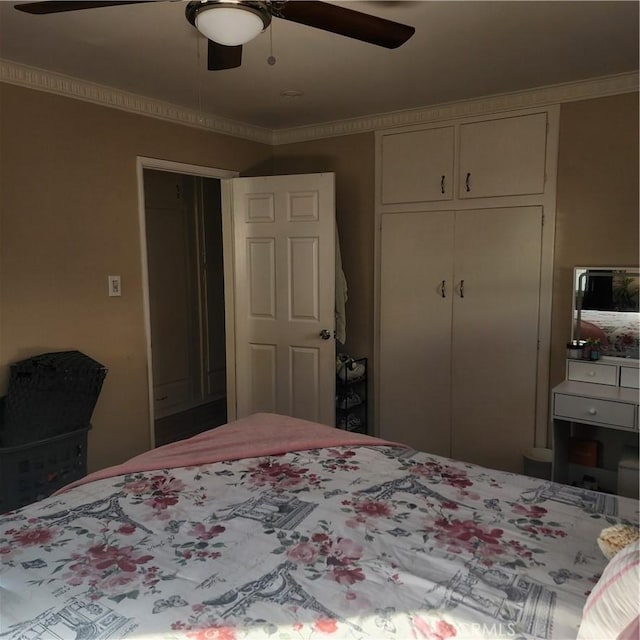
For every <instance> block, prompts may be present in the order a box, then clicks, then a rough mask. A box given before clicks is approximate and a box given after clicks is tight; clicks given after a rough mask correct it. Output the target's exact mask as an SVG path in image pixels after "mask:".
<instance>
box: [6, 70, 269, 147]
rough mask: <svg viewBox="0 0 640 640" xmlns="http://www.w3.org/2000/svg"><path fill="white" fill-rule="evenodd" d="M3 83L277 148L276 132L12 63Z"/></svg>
mask: <svg viewBox="0 0 640 640" xmlns="http://www.w3.org/2000/svg"><path fill="white" fill-rule="evenodd" d="M0 82H6V83H8V84H15V85H19V86H21V87H26V88H28V89H35V90H36V91H46V92H47V93H55V94H57V95H61V96H65V97H67V98H74V99H76V100H83V101H85V102H92V103H93V104H98V105H101V106H103V107H112V108H114V109H121V110H122V111H128V112H130V113H137V114H138V115H142V116H148V117H150V118H158V119H160V120H167V121H169V122H173V123H176V124H181V125H186V126H188V127H195V128H197V129H205V130H207V131H214V132H216V133H223V134H226V135H229V136H234V137H236V138H245V139H247V140H252V141H254V142H263V143H265V144H273V132H272V131H271V130H270V129H264V128H261V127H255V126H253V125H249V124H244V123H242V122H236V121H234V120H228V119H226V118H222V117H220V116H216V115H213V114H207V113H202V112H200V111H197V110H195V109H189V108H187V107H181V106H178V105H175V104H171V103H169V102H163V101H161V100H155V99H153V98H147V97H145V96H140V95H137V94H135V93H129V92H127V91H122V90H120V89H114V88H113V87H108V86H105V85H101V84H96V83H94V82H88V81H86V80H80V79H79V78H73V77H71V76H65V75H63V74H61V73H55V72H52V71H45V70H44V69H38V68H36V67H29V66H26V65H22V64H18V63H16V62H11V61H9V60H0Z"/></svg>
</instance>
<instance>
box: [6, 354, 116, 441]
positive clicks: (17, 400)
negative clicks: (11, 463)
mask: <svg viewBox="0 0 640 640" xmlns="http://www.w3.org/2000/svg"><path fill="white" fill-rule="evenodd" d="M106 374H107V369H106V368H105V367H104V366H103V365H101V364H100V363H99V362H96V361H95V360H93V359H92V358H90V357H89V356H87V355H85V354H84V353H81V352H80V351H58V352H54V353H43V354H41V355H37V356H33V357H32V358H28V359H26V360H21V361H20V362H16V363H14V364H12V365H11V368H10V373H9V389H8V391H7V395H6V397H5V402H4V420H3V424H2V428H1V429H0V446H2V447H10V446H15V445H19V444H26V443H28V442H38V441H40V440H44V439H45V438H51V437H53V436H58V435H61V434H64V433H70V432H72V431H77V430H78V429H84V428H86V427H88V426H89V423H90V422H91V415H92V414H93V410H94V409H95V406H96V402H97V401H98V396H99V394H100V390H101V389H102V383H103V381H104V378H105V376H106Z"/></svg>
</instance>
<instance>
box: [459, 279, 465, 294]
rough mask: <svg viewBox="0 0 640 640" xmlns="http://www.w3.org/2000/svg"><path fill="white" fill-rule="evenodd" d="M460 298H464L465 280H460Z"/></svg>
mask: <svg viewBox="0 0 640 640" xmlns="http://www.w3.org/2000/svg"><path fill="white" fill-rule="evenodd" d="M460 297H461V298H464V280H460Z"/></svg>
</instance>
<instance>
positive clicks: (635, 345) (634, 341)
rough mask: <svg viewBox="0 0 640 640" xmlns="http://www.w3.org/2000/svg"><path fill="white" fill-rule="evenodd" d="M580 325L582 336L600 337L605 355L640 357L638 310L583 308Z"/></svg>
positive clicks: (585, 337) (639, 319)
mask: <svg viewBox="0 0 640 640" xmlns="http://www.w3.org/2000/svg"><path fill="white" fill-rule="evenodd" d="M580 325H581V329H580V337H581V338H583V339H587V338H598V339H599V340H600V342H601V347H602V353H603V354H604V355H608V356H622V357H625V358H638V357H639V355H638V353H639V349H640V313H638V312H637V311H594V310H592V309H583V310H582V312H581V322H580Z"/></svg>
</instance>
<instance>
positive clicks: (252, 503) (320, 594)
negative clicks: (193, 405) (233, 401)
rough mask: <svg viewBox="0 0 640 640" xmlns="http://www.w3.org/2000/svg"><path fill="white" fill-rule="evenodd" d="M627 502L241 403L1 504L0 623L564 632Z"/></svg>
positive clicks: (205, 639)
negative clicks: (204, 427)
mask: <svg viewBox="0 0 640 640" xmlns="http://www.w3.org/2000/svg"><path fill="white" fill-rule="evenodd" d="M637 506H638V505H637V502H635V501H632V500H628V499H623V498H616V497H614V496H610V495H606V494H602V493H596V492H591V491H588V490H585V489H579V488H573V487H568V486H563V485H558V484H554V483H550V482H546V481H542V480H538V479H534V478H529V477H525V476H520V475H514V474H510V473H505V472H498V471H492V470H489V469H484V468H481V467H478V466H474V465H471V464H465V463H461V462H456V461H453V460H449V459H446V458H441V457H436V456H432V455H428V454H426V453H420V452H416V451H414V450H412V449H409V448H407V447H404V446H401V445H394V444H393V443H389V442H385V441H382V440H378V439H375V438H371V437H368V436H364V435H358V434H352V433H349V432H346V431H341V430H338V429H333V428H330V427H325V426H322V425H318V424H315V423H310V422H305V421H302V420H297V419H293V418H287V417H284V416H277V415H275V414H256V415H254V416H250V417H249V418H245V419H242V420H239V421H236V422H233V423H230V424H228V425H224V426H222V427H219V428H216V429H213V430H211V431H208V432H206V433H203V434H200V435H198V436H196V437H194V438H191V439H189V440H185V441H182V442H179V443H175V444H172V445H167V446H164V447H160V448H158V449H154V450H152V451H150V452H148V453H147V454H143V455H142V456H138V457H137V458H134V459H132V460H131V461H129V462H128V463H126V464H124V465H120V466H118V467H114V468H111V469H107V470H103V471H100V472H98V473H96V474H93V475H91V476H89V477H87V478H86V479H84V480H83V481H80V482H79V483H76V484H75V485H72V486H71V487H70V488H67V489H65V490H63V491H62V492H59V493H58V494H57V495H54V496H51V497H49V498H47V499H45V500H42V501H40V502H37V503H35V504H33V505H29V506H28V507H25V508H23V509H20V510H17V511H15V512H10V513H7V514H4V515H3V516H1V517H0V558H1V561H2V566H1V569H0V581H1V582H0V585H1V598H0V637H1V638H3V639H7V640H18V639H20V640H25V639H29V640H35V639H40V640H49V639H64V640H66V639H67V638H74V639H90V640H109V639H123V638H129V639H133V640H154V639H165V640H186V639H194V640H235V639H238V640H240V639H243V640H244V639H254V638H272V639H276V638H277V639H281V640H294V639H311V638H313V639H317V638H323V637H325V636H332V637H334V638H345V639H346V638H348V639H358V638H361V639H364V638H395V639H400V640H410V639H412V638H418V639H420V638H427V639H431V640H446V639H447V638H458V639H459V638H477V637H482V638H507V637H508V638H521V639H524V638H554V639H563V640H564V639H570V638H575V637H576V635H577V632H578V626H579V624H580V619H581V615H582V609H583V606H584V604H585V601H586V598H587V595H588V594H589V592H590V591H591V590H592V589H593V588H594V585H596V583H597V581H598V578H599V576H600V574H601V573H602V571H603V569H604V568H605V566H606V563H607V561H606V560H605V558H604V557H603V555H602V554H601V553H600V551H599V549H598V547H597V545H596V539H597V537H598V533H599V532H600V530H601V529H602V528H603V527H607V526H609V525H611V524H614V523H623V522H626V523H631V524H637V522H638V510H637Z"/></svg>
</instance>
